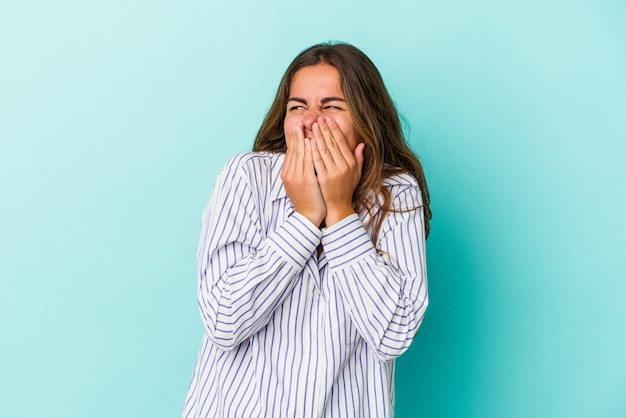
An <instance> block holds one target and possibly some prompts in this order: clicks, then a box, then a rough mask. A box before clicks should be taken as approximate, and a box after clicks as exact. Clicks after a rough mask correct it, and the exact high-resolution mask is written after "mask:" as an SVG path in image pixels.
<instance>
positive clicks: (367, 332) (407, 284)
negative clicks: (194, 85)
mask: <svg viewBox="0 0 626 418" xmlns="http://www.w3.org/2000/svg"><path fill="white" fill-rule="evenodd" d="M419 199H420V195H419V190H418V189H417V187H409V188H407V189H406V190H405V191H404V192H402V193H401V194H399V195H397V196H396V199H395V200H396V201H399V200H401V201H403V203H402V209H406V208H408V207H413V208H415V207H417V206H419V204H420V203H421V202H420V200H419ZM394 206H395V207H396V208H398V206H397V205H394ZM322 244H323V246H324V250H325V251H326V255H327V257H328V260H329V267H330V268H331V270H330V274H331V280H335V281H336V283H337V285H338V287H339V293H340V295H341V297H342V299H343V300H344V303H345V305H346V306H347V307H348V309H349V311H350V317H351V319H352V321H353V323H354V325H355V326H356V328H357V330H358V332H359V334H360V335H361V337H362V338H363V339H364V340H365V341H366V343H367V344H368V345H369V346H370V347H371V348H372V349H373V350H374V353H375V355H376V356H377V357H378V358H379V359H380V360H381V361H387V360H390V359H393V358H396V357H398V356H399V355H400V354H402V353H403V352H404V351H406V349H407V348H408V347H409V345H410V344H411V342H412V341H413V338H414V337H415V334H416V333H417V329H418V328H419V326H420V325H421V323H422V320H423V318H424V313H425V311H426V307H427V305H428V290H427V282H426V257H425V247H424V246H425V242H424V224H423V210H422V209H421V208H418V209H416V210H410V211H406V212H399V213H393V212H392V213H389V214H388V216H387V218H386V220H385V223H384V225H383V229H382V230H381V238H380V239H379V242H378V248H379V249H380V250H381V252H380V253H377V252H376V250H375V248H374V246H373V244H372V242H371V240H370V237H369V235H368V234H367V232H366V230H365V228H364V227H363V225H362V223H361V221H360V220H359V218H358V216H357V215H351V216H349V217H348V218H345V219H344V220H342V221H341V222H339V223H338V224H336V225H334V226H333V227H331V228H328V229H326V230H324V231H323V236H322Z"/></svg>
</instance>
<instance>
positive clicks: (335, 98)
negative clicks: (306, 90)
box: [287, 97, 345, 104]
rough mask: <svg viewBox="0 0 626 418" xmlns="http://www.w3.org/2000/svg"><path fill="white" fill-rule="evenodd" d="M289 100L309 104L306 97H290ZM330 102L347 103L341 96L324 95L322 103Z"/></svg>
mask: <svg viewBox="0 0 626 418" xmlns="http://www.w3.org/2000/svg"><path fill="white" fill-rule="evenodd" d="M287 101H288V102H291V101H294V102H298V103H302V104H308V102H307V101H306V99H303V98H301V97H290V98H289V99H288V100H287ZM328 102H344V103H345V100H344V99H342V98H341V97H324V98H323V99H322V101H321V103H322V104H326V103H328Z"/></svg>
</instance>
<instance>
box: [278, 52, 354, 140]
mask: <svg viewBox="0 0 626 418" xmlns="http://www.w3.org/2000/svg"><path fill="white" fill-rule="evenodd" d="M319 116H324V117H327V118H332V119H334V120H335V122H337V125H339V128H340V129H341V131H342V132H343V134H344V135H345V137H346V141H347V143H348V147H350V149H351V150H353V151H354V149H355V148H356V146H357V144H358V141H357V138H356V136H355V133H354V125H353V123H352V115H351V114H350V110H349V109H348V107H347V104H346V102H345V100H344V96H343V91H342V90H341V83H340V79H339V71H337V69H336V68H335V67H333V66H332V65H328V64H318V65H313V66H310V67H303V68H301V69H299V70H298V71H297V72H296V73H295V74H294V76H293V79H292V80H291V85H290V86H289V98H288V100H287V108H286V113H285V124H284V128H283V129H284V132H285V137H289V138H291V135H293V127H294V126H295V125H297V124H299V123H301V124H302V125H303V127H304V137H305V138H313V123H314V122H315V121H316V120H317V118H318V117H319Z"/></svg>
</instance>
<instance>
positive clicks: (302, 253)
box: [267, 212, 322, 268]
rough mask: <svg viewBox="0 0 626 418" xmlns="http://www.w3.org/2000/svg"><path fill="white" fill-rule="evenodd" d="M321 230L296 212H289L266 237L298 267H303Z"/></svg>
mask: <svg viewBox="0 0 626 418" xmlns="http://www.w3.org/2000/svg"><path fill="white" fill-rule="evenodd" d="M321 237H322V231H320V229H319V228H318V227H316V226H315V225H313V223H312V222H311V221H309V220H308V219H307V218H306V217H305V216H303V215H301V214H300V213H298V212H294V213H293V214H291V215H290V216H289V217H288V218H287V219H286V220H285V222H284V223H283V224H282V225H281V226H280V227H279V228H276V230H274V232H273V233H272V234H270V235H269V236H268V237H267V239H268V240H269V241H270V242H271V243H272V244H274V245H273V246H274V247H275V248H276V249H277V251H279V252H280V253H282V254H283V257H284V258H286V259H287V260H290V261H291V262H292V263H294V264H295V265H296V266H298V267H301V268H302V267H304V266H305V264H306V263H307V261H308V260H309V258H311V255H312V254H313V252H314V251H315V249H316V248H317V246H318V245H319V243H320V239H321Z"/></svg>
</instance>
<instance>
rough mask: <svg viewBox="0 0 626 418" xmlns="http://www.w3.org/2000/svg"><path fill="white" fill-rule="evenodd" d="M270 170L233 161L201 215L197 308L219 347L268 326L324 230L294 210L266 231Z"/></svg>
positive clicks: (251, 161) (250, 161)
mask: <svg viewBox="0 0 626 418" xmlns="http://www.w3.org/2000/svg"><path fill="white" fill-rule="evenodd" d="M271 170H272V167H271V166H269V165H267V166H266V165H264V163H263V160H262V159H261V158H259V157H256V160H255V157H254V156H252V155H251V154H239V155H237V156H235V157H233V158H232V159H231V160H230V161H229V162H228V163H227V164H226V166H225V168H224V169H223V170H222V172H221V173H220V175H219V177H218V180H217V182H216V185H215V187H214V190H213V193H212V195H211V198H210V200H209V204H208V205H207V208H206V210H205V213H204V216H203V221H202V232H201V237H200V243H199V246H198V275H199V281H198V303H199V307H200V312H201V315H202V320H203V323H204V325H205V330H206V333H207V337H208V338H209V339H210V340H211V341H212V342H213V343H214V344H215V345H216V346H217V347H219V348H221V349H223V350H230V349H232V348H234V347H236V346H237V345H238V344H240V343H241V342H242V341H244V340H245V339H247V338H249V337H250V336H251V335H252V334H254V333H255V332H257V331H258V330H259V329H260V328H261V327H263V326H264V325H266V324H267V322H268V320H269V319H270V317H271V315H272V313H273V312H274V310H275V309H276V307H277V306H279V305H280V303H281V302H282V301H283V300H284V299H285V298H286V297H287V296H288V295H289V293H290V292H291V290H292V289H293V287H294V285H295V283H296V281H297V280H298V279H299V276H300V273H301V272H302V270H303V268H304V266H305V264H306V262H307V260H308V259H309V258H310V257H311V254H312V253H313V252H314V251H315V249H316V247H317V246H318V244H319V242H320V239H321V231H320V230H319V229H318V228H315V227H314V226H313V225H312V224H311V223H310V222H307V220H306V219H305V218H303V217H302V216H301V215H299V214H298V213H295V212H294V213H292V214H291V215H290V216H289V217H288V218H287V219H286V220H285V221H284V222H283V223H282V224H281V225H280V226H279V227H277V228H276V229H275V230H273V231H271V232H269V233H268V232H267V231H266V225H265V224H266V223H267V220H266V219H265V218H264V213H263V211H264V210H265V208H266V205H267V198H268V197H267V196H268V193H267V190H268V189H269V187H270V186H271V184H269V183H270V182H271V179H272V176H271V175H270V174H271V173H270V171H271ZM274 177H276V176H274Z"/></svg>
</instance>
